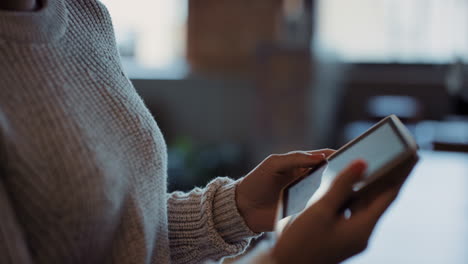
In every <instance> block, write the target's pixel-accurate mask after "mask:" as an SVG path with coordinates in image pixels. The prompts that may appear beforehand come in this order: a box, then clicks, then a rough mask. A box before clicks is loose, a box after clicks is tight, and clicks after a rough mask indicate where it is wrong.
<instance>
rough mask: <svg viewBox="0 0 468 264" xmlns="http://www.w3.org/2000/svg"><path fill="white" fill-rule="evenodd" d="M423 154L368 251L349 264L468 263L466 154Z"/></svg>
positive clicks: (383, 219) (384, 218) (467, 155)
mask: <svg viewBox="0 0 468 264" xmlns="http://www.w3.org/2000/svg"><path fill="white" fill-rule="evenodd" d="M420 155H421V159H420V161H419V163H418V164H417V165H416V167H415V169H414V170H413V172H412V175H410V178H409V179H408V181H407V182H406V184H405V186H404V187H403V189H402V190H401V192H400V195H399V197H398V198H397V200H396V201H395V202H394V203H393V205H392V206H391V207H390V208H389V210H388V211H387V212H386V213H385V215H384V216H383V218H382V219H381V221H380V222H379V224H378V225H377V227H376V230H375V231H374V234H373V236H372V238H371V240H370V242H369V247H368V248H367V250H366V251H365V252H364V253H362V254H360V255H358V256H355V257H353V258H351V259H350V260H348V261H346V262H345V263H346V264H367V263H369V264H371V263H372V264H375V263H379V264H387V263H388V264H390V263H391V264H394V263H399V264H401V263H412V264H413V263H424V264H431V263H437V264H439V263H444V264H458V263H460V264H466V263H468V154H462V153H449V152H429V151H426V152H421V154H420Z"/></svg>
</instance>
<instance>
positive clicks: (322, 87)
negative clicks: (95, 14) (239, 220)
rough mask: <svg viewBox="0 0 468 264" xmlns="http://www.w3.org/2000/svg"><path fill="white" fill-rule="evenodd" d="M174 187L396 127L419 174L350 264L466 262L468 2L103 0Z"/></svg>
mask: <svg viewBox="0 0 468 264" xmlns="http://www.w3.org/2000/svg"><path fill="white" fill-rule="evenodd" d="M102 2H103V3H104V4H106V6H107V7H108V9H109V11H110V13H111V16H112V18H113V22H114V26H115V30H116V35H117V44H118V47H119V50H120V54H121V56H122V62H123V66H124V67H125V69H126V71H127V73H128V75H129V77H130V78H131V80H132V81H133V83H134V85H135V87H136V89H137V91H138V92H139V93H140V95H141V96H142V97H143V99H144V101H145V102H146V104H147V106H148V107H149V108H150V110H151V112H152V113H153V114H154V116H155V118H156V120H157V122H158V124H159V126H160V127H161V129H162V131H163V134H164V135H165V138H166V140H167V143H168V147H169V189H170V190H175V189H177V190H189V189H191V188H193V187H194V186H203V185H204V184H206V182H208V181H209V180H210V179H212V178H213V177H215V176H224V175H228V176H230V177H233V178H238V177H241V176H243V175H245V174H246V173H248V172H249V170H250V169H252V168H253V167H254V166H255V165H256V164H258V163H259V162H260V161H261V160H262V159H263V158H265V157H266V156H267V155H268V154H270V153H281V152H286V151H291V150H295V149H303V150H308V149H316V148H324V147H330V148H339V147H340V146H341V145H343V144H344V143H346V142H347V141H349V140H350V139H352V138H354V137H356V136H357V135H359V134H360V133H362V132H364V131H365V130H366V129H367V128H369V127H370V126H371V125H372V124H373V123H375V122H376V121H378V120H379V119H381V118H383V117H385V116H387V115H389V114H396V115H398V116H399V117H400V118H401V119H402V120H403V121H404V122H405V124H406V125H407V126H408V127H409V128H410V130H411V131H412V132H413V134H414V136H415V138H416V140H417V141H418V144H419V146H420V148H421V157H422V158H421V162H420V163H419V164H418V166H417V168H416V169H415V171H414V173H413V174H414V175H413V176H412V177H411V178H410V180H409V182H408V184H407V185H406V186H405V189H404V190H403V192H402V195H401V197H400V198H399V200H398V201H397V202H396V204H395V206H394V207H392V208H393V209H392V210H391V211H390V212H389V215H388V217H386V218H385V219H384V220H383V221H382V223H381V225H380V227H379V228H378V230H377V231H376V235H375V238H374V240H375V241H374V242H372V243H371V246H370V249H369V250H368V251H367V253H364V254H363V255H360V256H359V257H356V258H354V259H352V260H350V263H468V251H467V250H465V249H467V248H468V224H467V223H468V154H467V153H468V65H467V63H468V27H467V26H468V0H248V1H245V0H190V1H188V0H170V1H168V0H132V1H125V0H102Z"/></svg>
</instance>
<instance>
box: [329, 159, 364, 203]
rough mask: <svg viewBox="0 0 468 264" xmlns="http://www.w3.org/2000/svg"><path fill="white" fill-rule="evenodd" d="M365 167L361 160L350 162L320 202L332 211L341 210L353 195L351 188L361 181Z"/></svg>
mask: <svg viewBox="0 0 468 264" xmlns="http://www.w3.org/2000/svg"><path fill="white" fill-rule="evenodd" d="M366 167H367V165H366V162H365V161H363V160H356V161H354V162H352V163H351V164H350V165H349V166H348V167H347V168H346V169H344V170H343V171H341V172H340V174H339V175H338V176H337V177H336V179H335V180H334V181H333V183H332V185H331V187H330V189H329V190H328V191H327V193H326V194H325V195H324V196H323V197H322V199H321V200H320V202H321V203H324V204H326V206H327V207H330V208H332V209H333V210H335V209H336V210H339V209H341V208H342V207H343V206H344V204H345V203H346V202H348V200H349V199H350V198H351V196H352V194H353V193H354V190H353V186H354V184H356V183H357V182H359V180H361V178H362V175H363V173H364V171H365V169H366Z"/></svg>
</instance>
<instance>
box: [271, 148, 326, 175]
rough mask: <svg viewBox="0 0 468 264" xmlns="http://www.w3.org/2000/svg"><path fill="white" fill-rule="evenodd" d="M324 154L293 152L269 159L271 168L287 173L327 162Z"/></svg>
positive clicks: (276, 155) (275, 155)
mask: <svg viewBox="0 0 468 264" xmlns="http://www.w3.org/2000/svg"><path fill="white" fill-rule="evenodd" d="M325 157H326V154H325V153H322V152H314V153H308V152H305V151H292V152H288V153H285V154H274V155H271V156H270V157H268V159H267V162H268V163H269V167H270V168H271V169H274V170H275V171H278V172H286V171H289V170H292V169H297V168H311V167H314V166H316V165H318V164H319V163H321V162H322V161H324V160H325Z"/></svg>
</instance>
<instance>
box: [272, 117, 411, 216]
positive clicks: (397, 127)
mask: <svg viewBox="0 0 468 264" xmlns="http://www.w3.org/2000/svg"><path fill="white" fill-rule="evenodd" d="M385 124H389V125H390V126H391V128H392V130H393V131H394V132H395V134H396V135H397V136H398V137H399V138H400V140H401V142H402V144H403V145H404V146H405V151H404V152H403V154H402V155H399V156H397V157H395V158H394V159H393V160H392V161H390V162H388V163H387V164H386V165H384V166H382V167H381V168H380V169H379V170H377V171H375V172H374V173H373V174H371V175H369V176H368V177H367V178H366V180H365V181H364V182H362V183H361V184H359V186H358V187H359V189H362V188H364V187H365V186H368V185H369V184H371V183H372V182H374V181H376V180H377V179H379V178H380V177H381V176H382V175H384V174H385V173H387V172H388V171H389V170H391V169H392V168H394V167H396V166H397V165H398V164H400V163H402V162H404V161H405V160H407V159H409V158H411V157H413V156H415V155H416V154H417V149H418V147H417V144H416V142H415V141H414V139H413V137H412V136H411V134H410V132H409V131H408V129H407V128H406V127H405V125H404V124H403V123H402V122H401V121H400V119H399V118H398V117H397V116H395V115H390V116H388V117H386V118H384V119H382V120H381V121H379V122H378V123H377V124H375V125H374V126H372V127H371V128H369V129H368V130H367V131H366V132H364V133H363V134H361V135H360V136H358V137H357V138H355V139H353V140H351V141H350V142H348V143H346V144H345V145H344V146H343V147H341V148H340V149H338V150H337V151H336V152H335V153H333V154H332V155H330V156H329V157H328V158H327V160H328V161H331V160H333V158H334V157H336V156H338V155H340V154H341V153H343V152H345V151H346V150H347V149H348V148H350V147H351V146H353V145H355V144H357V143H359V142H360V141H361V140H362V139H364V138H365V137H367V136H368V135H369V134H371V133H373V132H374V131H375V130H377V129H378V128H379V127H381V126H383V125H385ZM326 163H327V161H324V162H323V163H321V164H319V165H317V166H316V167H315V168H313V170H312V171H311V172H310V173H309V174H307V175H306V176H304V177H301V178H299V179H297V180H295V181H294V182H292V183H290V184H289V185H288V186H287V187H285V188H284V189H283V190H282V192H281V195H280V201H279V204H278V216H277V220H281V219H283V218H285V217H287V215H286V212H287V200H288V190H289V188H291V187H292V186H294V185H295V184H297V183H298V182H300V181H301V180H302V179H304V178H306V177H308V176H309V175H311V174H313V173H314V172H315V171H316V170H317V169H319V168H321V167H322V166H324V165H326Z"/></svg>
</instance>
